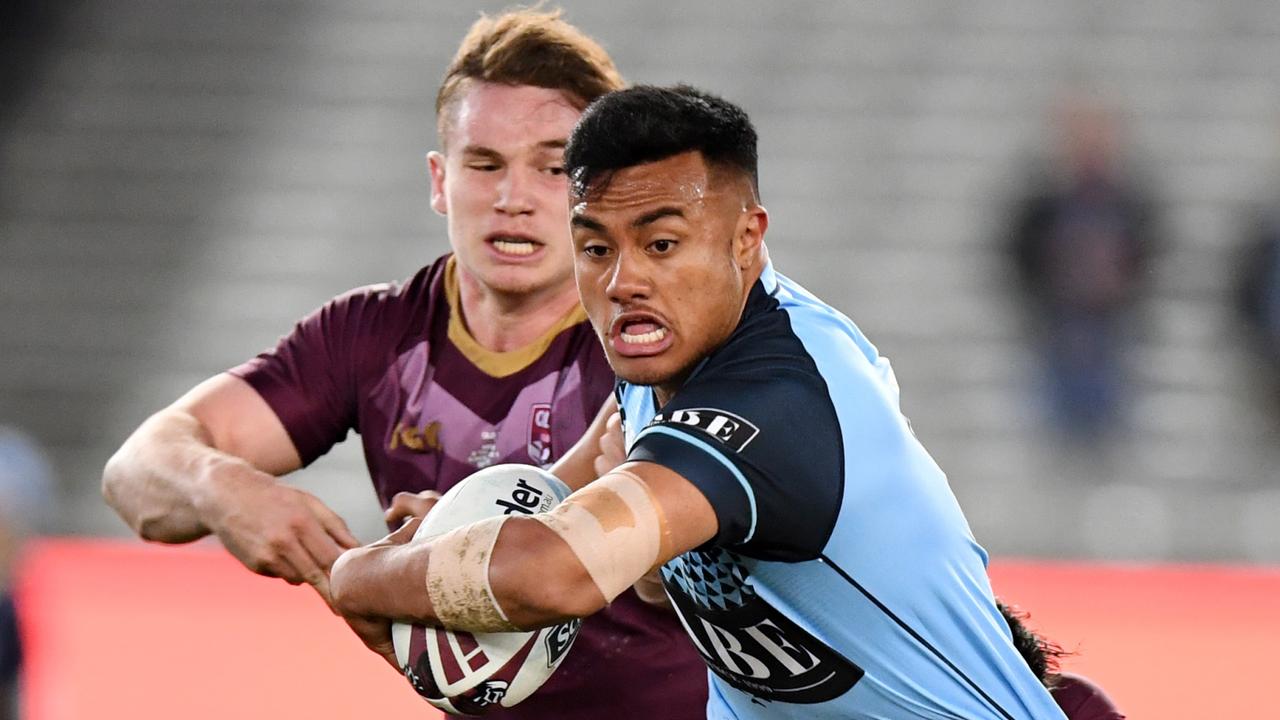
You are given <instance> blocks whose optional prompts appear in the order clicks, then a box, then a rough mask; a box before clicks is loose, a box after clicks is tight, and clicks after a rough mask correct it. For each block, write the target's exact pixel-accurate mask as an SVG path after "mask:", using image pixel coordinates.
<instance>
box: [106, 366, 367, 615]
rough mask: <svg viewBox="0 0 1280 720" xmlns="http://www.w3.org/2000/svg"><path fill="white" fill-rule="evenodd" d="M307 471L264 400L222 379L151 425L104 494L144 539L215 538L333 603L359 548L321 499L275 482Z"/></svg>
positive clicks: (128, 448) (132, 441)
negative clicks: (345, 561) (335, 578)
mask: <svg viewBox="0 0 1280 720" xmlns="http://www.w3.org/2000/svg"><path fill="white" fill-rule="evenodd" d="M300 465H301V460H300V458H299V457H298V452H297V450H296V449H295V448H294V445H293V442H292V441H291V440H290V439H289V436H288V433H287V432H286V431H285V429H284V426H283V425H282V424H281V422H280V420H279V418H277V417H276V415H275V413H274V412H273V411H272V410H271V408H270V406H268V405H267V403H266V401H264V400H263V399H262V397H261V396H259V395H258V393H257V392H256V391H255V390H254V389H253V388H252V387H251V386H250V385H249V384H248V383H247V382H245V381H244V380H241V379H240V378H237V377H234V376H232V375H226V374H223V375H217V376H215V377H212V378H210V379H209V380H206V381H205V382H203V383H201V384H200V385H197V386H196V387H195V388H193V389H192V390H191V391H190V392H188V393H187V394H186V395H184V396H183V397H181V398H179V399H178V400H177V401H176V402H175V403H173V405H170V406H169V407H167V408H165V409H164V410H161V411H160V412H158V413H156V414H155V415H152V416H151V417H150V418H148V419H147V421H146V422H144V423H143V424H142V425H141V426H140V427H139V428H138V429H137V430H136V431H135V432H134V433H133V435H131V436H130V437H129V439H128V440H126V441H125V443H124V444H123V445H122V446H121V447H120V449H119V450H118V451H116V453H115V455H113V456H112V457H111V459H110V460H109V461H107V465H106V467H105V468H104V470H103V474H102V492H103V495H104V497H105V498H106V500H107V503H108V504H109V505H111V507H113V508H114V509H115V510H116V512H117V513H119V514H120V516H121V517H122V518H123V519H124V520H125V522H127V523H128V524H129V526H130V527H132V528H133V529H134V531H135V532H137V533H138V534H139V535H140V536H142V537H143V538H144V539H147V540H152V541H156V542H166V543H181V542H189V541H191V540H195V539H196V538H200V537H203V536H205V535H208V534H210V533H216V534H217V535H218V537H219V538H220V539H221V540H222V542H223V544H224V545H225V546H226V547H227V549H228V550H229V551H231V553H232V554H233V555H235V556H236V558H238V559H239V560H240V561H241V562H242V563H244V564H245V565H246V566H247V567H248V568H249V569H251V570H253V571H254V572H258V573H261V574H263V575H269V576H273V577H281V578H284V579H285V580H287V581H289V582H292V583H301V582H307V583H310V584H312V585H313V586H315V587H316V589H317V590H318V591H320V593H321V595H322V596H324V597H325V598H326V600H327V599H328V578H327V570H328V568H329V566H330V565H331V564H332V563H333V560H335V559H336V558H337V557H338V555H339V553H341V551H342V550H343V549H345V548H349V547H354V546H356V545H358V544H359V543H358V541H357V540H356V539H355V538H354V537H353V536H352V535H351V533H350V531H349V530H348V529H347V527H346V524H345V523H344V522H343V521H342V519H341V518H339V517H338V516H337V515H336V514H334V512H333V511H332V510H330V509H329V508H327V507H325V505H324V504H323V503H321V502H320V501H319V500H318V499H317V498H315V497H314V496H312V495H310V494H308V493H305V492H303V491H301V490H297V489H295V488H291V487H288V486H287V485H283V484H281V483H279V482H277V481H276V479H275V477H274V475H276V474H283V473H286V472H290V471H292V470H295V469H297V468H298V467H299V466H300Z"/></svg>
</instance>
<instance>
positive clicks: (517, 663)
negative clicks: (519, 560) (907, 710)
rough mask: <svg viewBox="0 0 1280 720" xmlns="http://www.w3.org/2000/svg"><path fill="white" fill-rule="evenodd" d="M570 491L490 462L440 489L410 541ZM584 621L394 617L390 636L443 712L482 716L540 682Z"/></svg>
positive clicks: (408, 670)
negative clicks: (478, 627) (485, 628)
mask: <svg viewBox="0 0 1280 720" xmlns="http://www.w3.org/2000/svg"><path fill="white" fill-rule="evenodd" d="M569 493H570V490H569V487H568V486H567V485H565V484H564V483H563V482H561V481H560V480H559V479H558V478H556V477H555V476H554V475H552V474H551V473H548V472H546V471H544V470H541V469H539V468H536V467H533V466H532V465H515V464H510V465H494V466H491V467H487V468H485V469H483V470H481V471H479V472H477V473H475V474H473V475H471V476H470V477H468V478H467V479H465V480H463V481H462V482H460V483H458V484H457V485H455V486H454V487H453V488H452V489H450V490H449V492H447V493H445V495H444V497H443V498H441V499H440V502H439V503H438V504H436V506H435V507H434V508H432V510H431V512H430V513H429V514H428V515H427V517H426V519H425V520H423V521H422V525H420V526H419V527H418V530H417V532H415V533H414V536H413V540H412V542H420V541H423V540H428V539H430V538H433V537H436V536H437V535H442V534H444V533H446V532H448V531H450V530H452V529H454V528H456V527H461V526H463V525H469V524H471V523H473V522H475V521H477V520H483V519H485V518H487V517H492V516H495V515H504V514H505V515H515V516H519V515H530V514H533V513H538V512H545V511H547V510H550V509H551V508H553V507H555V506H556V505H559V504H560V502H561V501H562V500H564V499H565V498H566V497H568V496H569ZM581 625H582V621H581V620H573V621H571V622H567V623H563V624H560V625H554V626H552V627H547V628H542V629H541V630H535V631H533V632H495V633H468V632H461V631H450V630H444V629H441V628H432V627H426V626H423V625H406V624H404V623H395V624H394V625H392V626H391V638H392V640H393V641H394V643H395V648H396V661H397V662H399V663H400V668H401V669H402V670H403V671H404V674H405V677H407V678H409V682H410V683H412V684H413V687H414V689H415V690H417V691H418V694H419V695H421V696H422V697H424V698H426V699H427V702H429V703H431V704H432V705H434V706H436V707H437V708H440V709H441V710H444V711H445V712H449V713H455V714H460V715H483V714H484V713H486V712H488V711H489V710H491V709H493V708H503V707H511V706H512V705H515V704H516V703H518V702H520V701H521V700H524V699H525V698H527V697H529V695H531V694H532V693H533V691H534V690H537V689H538V688H539V687H541V686H542V684H543V683H544V682H546V681H547V678H549V677H551V673H553V672H555V669H556V667H558V666H559V665H560V661H561V660H563V659H564V657H565V655H566V654H568V652H569V647H570V646H571V645H572V644H573V641H574V638H576V637H577V636H578V628H579V627H580V626H581Z"/></svg>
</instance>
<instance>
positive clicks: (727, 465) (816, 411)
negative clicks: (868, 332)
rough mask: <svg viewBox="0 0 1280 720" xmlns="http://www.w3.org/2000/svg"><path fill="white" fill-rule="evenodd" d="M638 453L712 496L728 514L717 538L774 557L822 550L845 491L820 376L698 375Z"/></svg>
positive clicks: (642, 435) (795, 557)
mask: <svg viewBox="0 0 1280 720" xmlns="http://www.w3.org/2000/svg"><path fill="white" fill-rule="evenodd" d="M628 457H629V459H631V460H640V461H647V462H653V463H657V464H659V465H662V466H664V467H666V468H668V469H670V470H672V471H674V472H676V473H678V474H679V475H681V476H682V477H684V478H685V479H686V480H688V481H689V482H691V483H693V484H694V485H695V486H696V487H697V488H698V489H699V490H700V491H701V492H702V494H703V495H704V496H706V498H707V500H708V501H709V502H710V503H711V506H712V508H714V510H715V513H716V518H717V520H718V521H719V528H718V530H717V533H716V536H715V537H714V538H713V539H712V541H711V543H712V544H714V545H718V546H721V547H728V548H732V549H734V550H735V551H737V552H740V553H742V554H743V555H747V556H750V557H757V558H760V559H765V560H783V561H801V560H810V559H813V558H815V557H817V556H818V555H819V554H820V553H821V552H822V549H823V547H824V546H825V545H826V542H827V538H828V536H829V535H830V533H831V531H832V528H833V527H834V525H835V520H836V516H837V514H838V513H839V509H840V501H841V497H842V495H843V478H844V469H843V453H842V449H841V438H840V428H839V423H838V421H837V418H836V414H835V409H834V406H833V405H832V403H831V399H830V396H829V394H828V393H827V390H826V385H825V383H824V382H823V381H822V380H821V378H819V377H817V376H813V375H805V374H801V373H788V372H785V371H783V372H781V373H778V374H774V375H773V376H771V377H768V378H763V377H761V378H750V377H748V378H722V379H715V380H708V381H702V382H695V383H693V384H691V385H689V386H686V387H684V388H682V389H681V390H680V392H679V393H677V395H676V397H675V398H673V399H672V400H671V402H669V403H668V404H667V405H666V406H665V407H663V408H662V411H661V412H660V413H659V414H658V415H656V416H655V417H654V418H653V420H652V421H650V422H649V424H648V425H646V426H645V427H644V428H642V429H641V430H640V431H639V432H638V433H637V434H636V437H635V440H634V442H633V443H632V445H631V451H630V454H629V456H628Z"/></svg>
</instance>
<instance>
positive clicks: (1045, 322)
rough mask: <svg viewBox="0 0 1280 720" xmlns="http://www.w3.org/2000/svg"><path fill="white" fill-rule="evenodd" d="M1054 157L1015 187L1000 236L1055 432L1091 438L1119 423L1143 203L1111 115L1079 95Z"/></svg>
mask: <svg viewBox="0 0 1280 720" xmlns="http://www.w3.org/2000/svg"><path fill="white" fill-rule="evenodd" d="M1055 124H1056V128H1055V129H1056V130H1057V132H1058V143H1059V144H1058V147H1057V148H1056V151H1057V152H1056V154H1055V156H1054V157H1053V158H1051V160H1050V163H1049V164H1048V166H1047V167H1046V168H1044V169H1041V170H1039V171H1037V172H1035V173H1033V174H1032V177H1031V179H1030V181H1028V182H1026V183H1024V187H1025V188H1026V194H1025V195H1024V196H1022V197H1020V198H1019V199H1018V200H1017V203H1016V206H1015V210H1014V212H1013V217H1012V222H1011V227H1010V229H1009V232H1008V238H1007V242H1008V244H1009V248H1008V249H1009V252H1010V253H1011V255H1012V257H1013V260H1014V263H1015V264H1016V268H1017V271H1018V275H1019V279H1020V280H1021V286H1022V290H1023V291H1024V292H1025V294H1026V297H1027V300H1028V309H1029V311H1030V312H1031V313H1032V317H1033V321H1034V325H1035V330H1036V333H1037V336H1038V339H1039V341H1040V343H1041V346H1042V347H1041V350H1042V352H1043V355H1044V362H1045V370H1046V373H1045V374H1046V378H1045V379H1046V382H1047V390H1048V398H1047V399H1048V403H1049V409H1050V412H1051V414H1052V418H1053V420H1054V422H1055V424H1056V425H1057V426H1058V428H1059V429H1060V430H1061V431H1063V432H1064V433H1065V435H1066V436H1067V437H1068V438H1070V439H1072V440H1076V441H1081V442H1085V443H1089V444H1093V443H1095V442H1096V441H1098V440H1101V439H1103V438H1104V437H1105V436H1107V435H1108V434H1109V433H1110V432H1111V431H1113V430H1115V429H1117V428H1118V427H1120V426H1122V420H1123V418H1122V417H1121V413H1120V409H1121V407H1122V403H1123V398H1124V393H1125V377H1124V375H1125V373H1124V369H1123V360H1124V354H1125V346H1126V343H1127V340H1128V339H1129V338H1128V333H1127V332H1126V322H1127V320H1128V319H1129V318H1128V315H1129V310H1130V309H1131V308H1132V306H1133V304H1134V300H1135V299H1136V298H1137V297H1138V295H1139V289H1140V287H1139V286H1140V280H1141V276H1142V273H1143V271H1144V270H1145V269H1146V266H1147V261H1148V258H1149V256H1150V249H1151V245H1152V222H1151V211H1150V207H1149V203H1148V199H1147V197H1146V196H1145V193H1144V191H1143V188H1142V187H1141V184H1140V183H1138V182H1137V181H1136V179H1135V178H1134V177H1133V176H1132V175H1131V174H1130V173H1129V172H1128V170H1127V168H1126V167H1125V163H1124V160H1123V157H1122V154H1121V152H1120V143H1119V137H1118V134H1117V126H1116V120H1115V117H1114V115H1113V114H1112V112H1111V111H1110V109H1109V108H1107V107H1105V106H1103V105H1102V104H1101V103H1099V102H1098V101H1096V100H1094V99H1092V98H1088V97H1086V96H1073V97H1071V98H1070V99H1068V100H1067V101H1066V102H1064V103H1063V104H1062V105H1061V106H1060V107H1059V109H1058V111H1057V117H1056V118H1055Z"/></svg>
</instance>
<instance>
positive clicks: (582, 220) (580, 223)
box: [569, 215, 605, 233]
mask: <svg viewBox="0 0 1280 720" xmlns="http://www.w3.org/2000/svg"><path fill="white" fill-rule="evenodd" d="M569 224H570V225H572V226H573V227H580V228H583V229H585V230H591V231H593V232H598V233H602V232H605V227H604V223H602V222H600V221H599V220H596V219H595V218H591V217H587V216H586V215H574V216H573V217H571V218H569Z"/></svg>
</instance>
